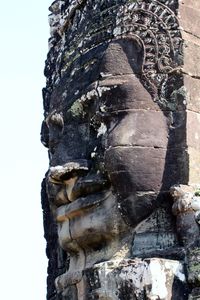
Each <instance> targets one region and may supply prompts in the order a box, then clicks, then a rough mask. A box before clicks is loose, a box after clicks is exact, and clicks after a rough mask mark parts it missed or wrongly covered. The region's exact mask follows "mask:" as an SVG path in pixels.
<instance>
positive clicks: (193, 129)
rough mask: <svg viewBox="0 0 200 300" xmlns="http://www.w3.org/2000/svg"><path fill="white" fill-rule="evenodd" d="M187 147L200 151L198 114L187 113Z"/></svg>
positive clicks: (199, 121)
mask: <svg viewBox="0 0 200 300" xmlns="http://www.w3.org/2000/svg"><path fill="white" fill-rule="evenodd" d="M186 131H187V133H186V136H187V141H186V142H187V145H188V147H192V148H194V149H196V150H198V151H200V114H199V113H196V112H192V111H187V127H186Z"/></svg>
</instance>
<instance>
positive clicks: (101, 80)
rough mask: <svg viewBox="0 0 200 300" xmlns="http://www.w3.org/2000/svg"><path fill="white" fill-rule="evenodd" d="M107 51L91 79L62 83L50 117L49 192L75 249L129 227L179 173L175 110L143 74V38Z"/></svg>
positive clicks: (66, 244) (64, 236)
mask: <svg viewBox="0 0 200 300" xmlns="http://www.w3.org/2000/svg"><path fill="white" fill-rule="evenodd" d="M103 51H104V52H103V55H102V57H101V58H99V59H98V60H97V63H96V67H95V71H94V73H93V74H91V76H89V77H88V78H87V76H86V74H83V78H85V77H86V80H87V81H88V83H87V82H86V83H85V81H83V80H82V79H81V77H80V78H78V77H77V80H73V83H72V85H71V86H70V85H69V84H68V85H67V84H66V85H65V80H63V81H62V82H61V85H62V86H61V85H60V86H59V87H58V89H57V90H56V89H55V91H54V93H53V94H52V97H51V105H50V113H49V115H48V117H47V119H46V123H47V125H48V128H49V154H50V169H49V173H48V184H47V186H48V194H49V199H50V202H51V207H52V211H53V213H54V215H55V218H56V220H57V222H58V235H59V241H60V244H61V246H62V247H63V248H64V249H65V250H67V251H69V252H73V251H74V252H76V251H78V248H77V244H78V245H79V246H81V247H82V248H88V249H89V248H91V249H95V248H98V247H99V248H101V247H103V246H106V245H107V244H109V242H110V241H111V240H113V239H120V237H122V236H124V235H126V232H129V231H130V228H134V227H135V226H137V224H138V223H139V222H141V221H142V220H144V219H145V218H146V217H147V216H149V215H150V214H151V212H152V211H153V209H154V207H155V205H157V196H158V194H159V193H160V191H161V190H166V189H168V187H169V186H170V185H171V184H173V183H174V182H176V177H178V176H179V174H177V171H176V170H177V168H176V166H175V165H176V162H175V161H176V159H175V158H174V157H171V156H170V155H171V154H170V152H169V150H167V149H168V147H169V145H170V140H169V133H170V130H169V127H170V123H169V118H168V115H167V114H164V113H163V112H162V111H161V109H160V107H159V105H158V104H156V103H155V102H154V101H153V99H152V97H151V95H150V94H149V92H148V91H147V90H146V89H145V87H144V86H143V84H142V83H141V81H140V72H141V65H142V57H143V49H142V46H141V45H140V44H139V43H136V42H135V41H133V40H131V39H121V40H116V41H113V42H112V43H110V44H109V45H107V46H106V47H105V49H103ZM95 76H96V77H95ZM90 78H93V79H92V80H90ZM75 87H76V89H75ZM79 87H80V88H79ZM70 94H71V96H69V95H70ZM166 157H167V158H168V159H169V161H168V162H167V163H166ZM168 170H169V171H168ZM169 172H171V174H172V176H168V173H169Z"/></svg>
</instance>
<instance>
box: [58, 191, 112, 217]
mask: <svg viewBox="0 0 200 300" xmlns="http://www.w3.org/2000/svg"><path fill="white" fill-rule="evenodd" d="M110 194H111V192H110V191H103V192H99V193H96V194H91V195H87V196H86V197H80V198H78V199H76V200H75V201H73V202H71V203H70V204H66V205H62V206H60V207H58V208H57V210H56V221H57V222H64V221H65V220H67V219H72V218H74V217H78V216H81V215H82V214H83V213H84V212H85V211H86V210H87V209H90V208H91V207H93V206H97V205H98V204H100V203H101V202H103V201H105V200H106V199H107V198H108V197H109V196H110Z"/></svg>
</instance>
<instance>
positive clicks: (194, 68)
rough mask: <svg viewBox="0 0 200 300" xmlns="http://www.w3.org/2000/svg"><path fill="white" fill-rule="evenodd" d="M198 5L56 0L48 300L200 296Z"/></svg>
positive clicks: (188, 1)
mask: <svg viewBox="0 0 200 300" xmlns="http://www.w3.org/2000/svg"><path fill="white" fill-rule="evenodd" d="M199 11H200V4H198V1H197V0H185V1H178V0H160V1H157V0H151V1H150V0H138V1H136V0H135V1H134V0H132V1H131V0H130V1H128V0H115V1H114V0H79V1H78V0H77V1H76V0H69V1H67V0H66V1H59V0H56V1H54V2H53V4H52V5H51V6H50V12H51V13H50V16H49V23H50V39H49V53H48V56H47V60H46V66H45V76H46V78H47V83H46V87H45V88H44V89H43V99H44V122H43V124H42V131H41V140H42V143H43V144H44V145H45V146H46V147H48V151H49V170H48V171H47V173H46V177H45V179H44V181H43V184H42V206H43V213H44V231H45V238H46V240H47V256H48V259H49V267H48V278H47V299H48V300H92V299H101V300H115V299H119V300H158V299H159V300H168V299H173V300H186V299H187V300H194V299H200V289H199V286H200V266H199V263H200V250H199V223H200V190H199V183H200V172H199V171H200V170H199V166H200V153H199V152H200V116H199V111H200V104H199V103H200V102H199V100H200V99H199V90H200V88H199V78H200V69H199V61H200V58H199V53H200V51H199V46H200V42H199V35H200V32H199V24H200V12H199Z"/></svg>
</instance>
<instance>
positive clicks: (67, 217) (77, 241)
mask: <svg viewBox="0 0 200 300" xmlns="http://www.w3.org/2000/svg"><path fill="white" fill-rule="evenodd" d="M57 222H58V237H59V243H60V246H61V247H62V248H63V249H64V250H66V251H68V252H75V253H76V252H79V250H80V248H82V249H87V250H88V251H96V250H98V251H100V250H101V249H103V248H106V247H107V246H109V244H110V243H112V242H113V241H115V240H116V239H117V240H119V239H120V237H121V236H122V235H125V232H126V231H127V227H128V226H127V225H126V224H125V222H124V220H123V218H122V216H121V214H120V211H119V208H118V203H117V200H116V197H115V196H114V195H113V194H112V192H111V191H104V192H101V193H97V194H93V195H89V196H86V197H82V198H79V199H76V200H75V201H74V202H72V203H71V204H67V205H64V206H61V207H59V208H58V209H57Z"/></svg>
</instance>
